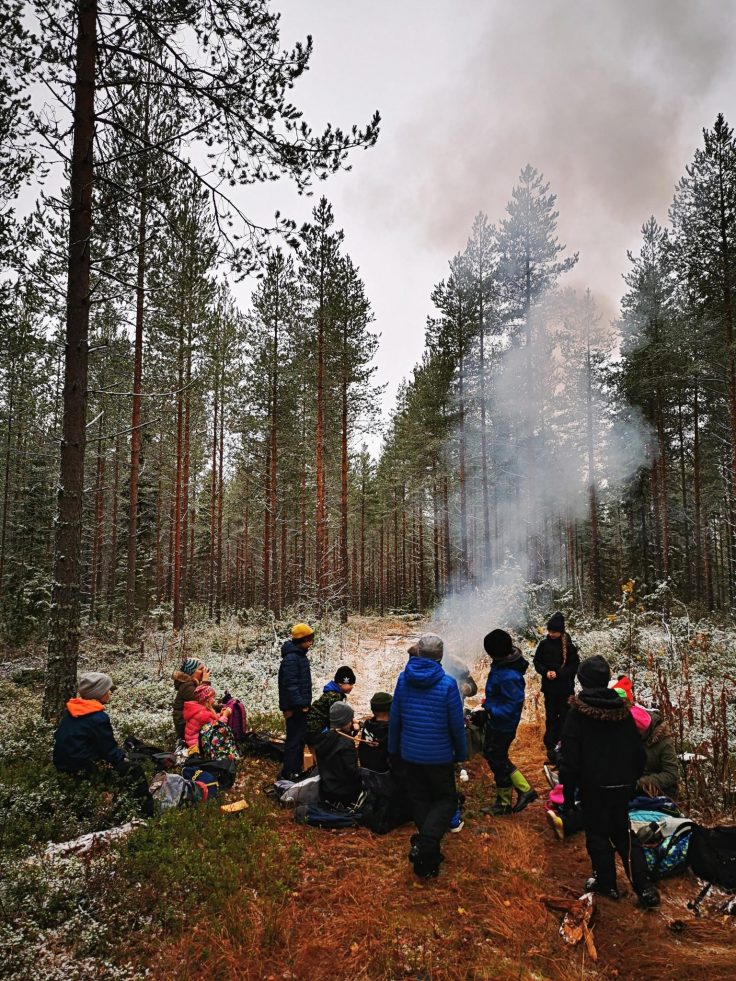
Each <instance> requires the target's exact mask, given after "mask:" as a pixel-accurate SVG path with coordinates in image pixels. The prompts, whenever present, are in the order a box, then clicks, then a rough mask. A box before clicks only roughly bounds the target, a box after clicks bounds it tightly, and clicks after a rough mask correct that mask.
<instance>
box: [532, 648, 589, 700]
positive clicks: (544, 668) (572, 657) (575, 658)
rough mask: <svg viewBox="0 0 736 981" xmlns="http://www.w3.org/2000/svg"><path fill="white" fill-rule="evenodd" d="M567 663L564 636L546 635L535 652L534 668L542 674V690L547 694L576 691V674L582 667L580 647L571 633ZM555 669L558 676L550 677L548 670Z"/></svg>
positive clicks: (563, 693)
mask: <svg viewBox="0 0 736 981" xmlns="http://www.w3.org/2000/svg"><path fill="white" fill-rule="evenodd" d="M565 637H566V638H567V652H566V658H565V663H564V666H563V663H562V637H556V638H554V639H552V638H551V637H544V638H543V639H542V640H540V641H539V643H538V644H537V649H536V651H535V652H534V670H535V671H536V672H537V674H539V675H541V676H542V691H543V692H544V693H545V695H547V694H548V695H572V693H573V692H574V691H575V675H576V674H577V670H578V668H579V667H580V656H579V655H578V649H577V647H576V646H575V645H574V644H573V642H572V639H571V638H570V635H569V634H565ZM548 671H555V672H556V673H557V677H556V678H548V677H547V672H548Z"/></svg>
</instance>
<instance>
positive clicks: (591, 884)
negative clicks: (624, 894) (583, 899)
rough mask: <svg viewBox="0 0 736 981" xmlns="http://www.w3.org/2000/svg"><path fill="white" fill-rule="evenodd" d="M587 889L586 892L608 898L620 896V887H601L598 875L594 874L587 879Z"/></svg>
mask: <svg viewBox="0 0 736 981" xmlns="http://www.w3.org/2000/svg"><path fill="white" fill-rule="evenodd" d="M585 891H586V892H594V893H595V894H596V895H598V896H604V897H605V898H606V899H614V900H616V899H618V898H619V895H618V889H617V888H616V887H615V886H612V887H611V888H610V889H601V888H600V887H599V886H598V880H597V879H596V877H595V876H594V875H592V876H591V877H590V878H589V879H587V880H586V882H585ZM655 892H656V889H655Z"/></svg>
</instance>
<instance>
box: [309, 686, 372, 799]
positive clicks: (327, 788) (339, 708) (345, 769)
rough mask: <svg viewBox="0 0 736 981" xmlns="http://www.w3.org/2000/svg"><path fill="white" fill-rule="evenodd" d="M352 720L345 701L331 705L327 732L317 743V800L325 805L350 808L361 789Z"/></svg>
mask: <svg viewBox="0 0 736 981" xmlns="http://www.w3.org/2000/svg"><path fill="white" fill-rule="evenodd" d="M353 719H354V713H353V710H352V708H351V707H350V706H349V705H348V704H347V703H346V702H333V704H332V705H331V706H330V730H329V732H327V733H326V734H325V735H324V736H323V737H322V740H321V741H320V744H319V785H320V797H321V798H322V800H323V801H324V802H325V803H327V804H333V805H335V804H339V805H342V806H343V807H350V806H352V805H353V804H355V803H356V802H357V800H358V798H359V797H360V795H361V792H362V790H363V782H362V780H361V777H360V770H359V768H358V754H357V752H356V749H355V740H354V738H353V735H352V733H353Z"/></svg>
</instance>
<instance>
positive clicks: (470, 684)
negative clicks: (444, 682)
mask: <svg viewBox="0 0 736 981" xmlns="http://www.w3.org/2000/svg"><path fill="white" fill-rule="evenodd" d="M442 667H443V669H444V672H445V674H449V676H450V677H451V678H454V679H455V681H456V682H457V687H458V688H459V689H460V694H461V696H462V697H463V698H472V697H473V695H476V694H477V693H478V686H477V684H476V683H475V678H473V676H472V674H471V673H470V669H469V668H468V666H467V664H465V662H464V661H461V660H460V658H459V657H453V656H452V655H451V654H445V656H444V657H443V658H442Z"/></svg>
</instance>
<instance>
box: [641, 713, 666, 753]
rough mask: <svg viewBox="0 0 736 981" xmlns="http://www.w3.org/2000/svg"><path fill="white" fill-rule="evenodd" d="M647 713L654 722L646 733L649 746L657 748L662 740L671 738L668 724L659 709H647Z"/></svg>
mask: <svg viewBox="0 0 736 981" xmlns="http://www.w3.org/2000/svg"><path fill="white" fill-rule="evenodd" d="M647 711H648V712H649V717H650V719H651V720H652V721H651V723H650V725H649V728H648V729H647V732H646V741H647V745H649V746H656V745H657V743H658V742H659V741H660V740H661V739H664V738H665V736H669V734H670V731H669V729H668V728H667V723H666V722H665V721H664V719H663V718H662V713H661V712H659V711H658V710H657V709H647Z"/></svg>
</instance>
